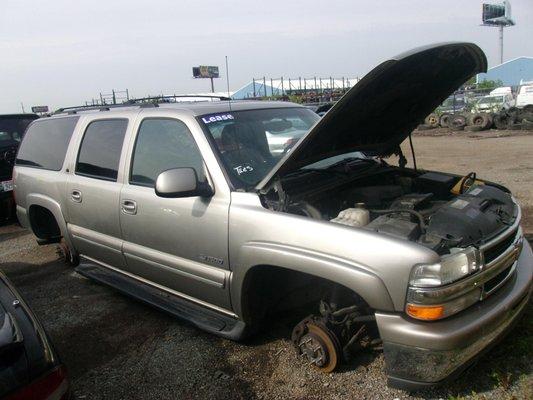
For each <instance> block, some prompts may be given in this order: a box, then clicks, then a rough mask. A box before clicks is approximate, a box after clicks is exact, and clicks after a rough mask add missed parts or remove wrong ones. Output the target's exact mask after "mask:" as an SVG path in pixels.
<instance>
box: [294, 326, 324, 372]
mask: <svg viewBox="0 0 533 400" xmlns="http://www.w3.org/2000/svg"><path fill="white" fill-rule="evenodd" d="M298 348H299V349H300V352H301V353H302V356H307V359H308V360H309V363H310V364H314V365H315V366H317V367H318V368H322V367H323V366H324V365H325V364H326V361H327V349H326V347H325V345H324V343H323V342H322V341H321V340H320V338H318V337H317V336H316V335H314V334H312V333H308V334H306V335H304V336H302V338H301V340H300V343H299V344H298Z"/></svg>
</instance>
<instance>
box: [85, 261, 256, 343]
mask: <svg viewBox="0 0 533 400" xmlns="http://www.w3.org/2000/svg"><path fill="white" fill-rule="evenodd" d="M76 272H78V273H79V274H81V275H83V276H85V277H87V278H90V279H93V280H95V281H98V282H100V283H103V284H106V285H109V286H111V287H113V288H114V289H116V290H118V291H120V292H122V293H124V294H126V295H128V296H131V297H134V298H136V299H138V300H141V301H143V302H145V303H148V304H150V305H152V306H154V307H157V308H159V309H160V310H163V311H165V312H167V313H169V314H171V315H173V316H175V317H178V318H180V319H183V320H185V321H187V322H189V323H191V324H192V325H194V326H196V327H198V328H200V329H202V330H204V331H207V332H210V333H214V334H215V335H218V336H222V337H224V338H227V339H231V340H240V339H242V338H243V337H245V336H246V335H245V331H246V329H245V328H246V324H245V323H244V322H243V321H241V320H238V319H236V318H232V317H230V316H228V315H224V314H222V313H219V312H216V311H214V310H210V309H208V308H206V307H202V306H201V305H198V304H195V303H193V302H191V301H188V300H185V299H183V298H181V297H179V296H177V295H173V294H171V293H168V292H165V291H163V290H161V289H158V288H156V287H154V286H151V285H149V284H147V283H144V282H142V281H140V280H137V279H134V278H132V277H129V276H127V275H124V274H121V273H120V272H117V271H115V270H112V269H110V268H106V267H104V266H101V265H99V264H96V263H95V262H93V261H90V260H88V259H86V258H84V257H83V256H82V257H81V262H80V265H79V266H78V267H76Z"/></svg>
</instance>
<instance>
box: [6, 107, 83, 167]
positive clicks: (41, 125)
mask: <svg viewBox="0 0 533 400" xmlns="http://www.w3.org/2000/svg"><path fill="white" fill-rule="evenodd" d="M78 119H79V117H67V118H55V119H48V120H46V119H43V120H39V121H35V122H34V123H33V124H32V125H30V127H29V128H28V130H27V132H26V135H25V136H24V139H23V140H22V144H21V145H20V148H19V152H18V154H17V159H16V164H17V165H24V166H29V167H36V168H43V169H49V170H52V171H59V170H60V169H61V167H62V166H63V162H64V161H65V155H66V154H67V148H68V144H69V142H70V138H71V137H72V132H74V127H75V126H76V123H77V122H78Z"/></svg>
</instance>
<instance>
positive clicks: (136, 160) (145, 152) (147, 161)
mask: <svg viewBox="0 0 533 400" xmlns="http://www.w3.org/2000/svg"><path fill="white" fill-rule="evenodd" d="M184 167H190V168H194V169H195V170H196V173H197V174H198V177H199V179H200V180H203V179H205V173H204V168H203V161H202V155H201V154H200V151H199V150H198V147H196V143H195V142H194V139H193V137H192V135H191V133H190V131H189V129H188V128H187V126H186V125H185V124H184V123H183V122H181V121H177V120H174V119H155V118H154V119H145V120H144V121H143V122H142V123H141V126H140V128H139V133H138V134H137V139H136V143H135V150H134V153H133V162H132V167H131V175H130V183H132V184H136V185H143V186H154V183H155V180H156V178H157V176H158V175H159V174H160V173H161V172H162V171H166V170H167V169H171V168H184Z"/></svg>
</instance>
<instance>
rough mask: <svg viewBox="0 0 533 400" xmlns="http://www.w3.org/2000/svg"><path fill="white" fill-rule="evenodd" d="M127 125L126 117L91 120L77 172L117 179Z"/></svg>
mask: <svg viewBox="0 0 533 400" xmlns="http://www.w3.org/2000/svg"><path fill="white" fill-rule="evenodd" d="M127 126H128V120H126V119H107V120H101V121H94V122H91V123H90V124H89V126H88V127H87V130H86V131H85V135H84V136H83V140H82V142H81V147H80V153H79V155H78V163H77V165H76V173H77V174H79V175H86V176H90V177H92V178H99V179H106V180H112V181H116V180H117V175H118V163H119V161H120V153H121V152H122V144H123V143H124V134H125V133H126V127H127Z"/></svg>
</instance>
